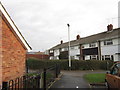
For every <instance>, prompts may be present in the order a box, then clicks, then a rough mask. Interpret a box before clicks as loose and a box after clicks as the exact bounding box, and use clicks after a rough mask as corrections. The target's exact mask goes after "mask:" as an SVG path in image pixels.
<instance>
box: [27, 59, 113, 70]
mask: <svg viewBox="0 0 120 90" xmlns="http://www.w3.org/2000/svg"><path fill="white" fill-rule="evenodd" d="M68 62H69V61H68V60H44V61H43V60H39V59H36V58H29V59H28V60H27V65H28V68H29V69H33V70H35V69H43V68H45V67H49V66H52V65H55V64H60V67H61V69H62V70H69V67H68ZM112 65H113V61H110V60H105V61H100V60H72V65H71V66H72V67H71V69H72V70H107V69H110V67H111V66H112Z"/></svg>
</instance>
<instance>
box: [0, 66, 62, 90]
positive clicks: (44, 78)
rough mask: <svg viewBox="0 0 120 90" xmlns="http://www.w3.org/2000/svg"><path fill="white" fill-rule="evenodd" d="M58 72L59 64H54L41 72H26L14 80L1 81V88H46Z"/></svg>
mask: <svg viewBox="0 0 120 90" xmlns="http://www.w3.org/2000/svg"><path fill="white" fill-rule="evenodd" d="M59 74H60V65H54V66H51V67H48V68H44V69H43V72H42V73H37V74H34V75H30V74H27V75H25V76H22V77H19V78H16V79H14V80H10V81H8V82H3V84H2V90H20V89H21V88H24V89H30V88H42V89H44V90H46V89H48V88H49V86H50V85H51V83H52V82H54V80H55V79H56V78H57V77H58V75H59Z"/></svg>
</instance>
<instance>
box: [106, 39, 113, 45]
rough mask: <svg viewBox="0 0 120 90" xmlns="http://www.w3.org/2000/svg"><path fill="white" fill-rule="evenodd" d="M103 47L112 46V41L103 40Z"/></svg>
mask: <svg viewBox="0 0 120 90" xmlns="http://www.w3.org/2000/svg"><path fill="white" fill-rule="evenodd" d="M104 45H113V41H112V39H109V40H105V41H104Z"/></svg>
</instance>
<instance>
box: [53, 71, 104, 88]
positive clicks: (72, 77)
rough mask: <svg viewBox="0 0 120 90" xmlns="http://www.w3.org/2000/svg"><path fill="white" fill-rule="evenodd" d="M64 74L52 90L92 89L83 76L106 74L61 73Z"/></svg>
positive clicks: (84, 72)
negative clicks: (56, 89)
mask: <svg viewBox="0 0 120 90" xmlns="http://www.w3.org/2000/svg"><path fill="white" fill-rule="evenodd" d="M61 73H62V74H63V75H62V77H61V78H60V80H57V81H56V82H55V83H54V84H53V85H52V87H51V88H90V85H89V83H88V82H87V81H85V80H84V78H83V76H84V74H87V73H105V71H61Z"/></svg>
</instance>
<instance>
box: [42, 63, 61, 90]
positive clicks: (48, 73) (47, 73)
mask: <svg viewBox="0 0 120 90" xmlns="http://www.w3.org/2000/svg"><path fill="white" fill-rule="evenodd" d="M59 74H60V65H58V64H56V65H55V66H51V67H48V68H44V71H43V87H44V90H46V89H48V88H49V86H50V85H51V83H52V82H54V80H55V79H56V78H58V75H59Z"/></svg>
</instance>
